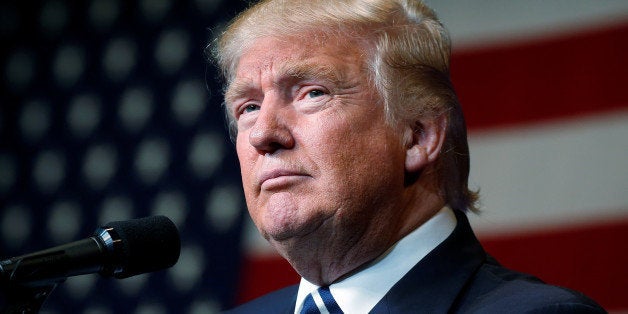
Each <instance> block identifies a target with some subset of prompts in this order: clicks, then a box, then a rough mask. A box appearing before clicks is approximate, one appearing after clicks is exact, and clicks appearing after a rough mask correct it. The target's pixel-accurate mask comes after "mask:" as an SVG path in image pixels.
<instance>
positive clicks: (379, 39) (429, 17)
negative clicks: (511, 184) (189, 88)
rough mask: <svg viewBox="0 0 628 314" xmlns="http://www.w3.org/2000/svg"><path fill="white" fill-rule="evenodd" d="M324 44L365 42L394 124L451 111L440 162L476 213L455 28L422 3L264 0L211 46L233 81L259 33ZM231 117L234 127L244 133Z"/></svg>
mask: <svg viewBox="0 0 628 314" xmlns="http://www.w3.org/2000/svg"><path fill="white" fill-rule="evenodd" d="M304 34H307V35H308V38H310V39H311V40H318V41H321V43H323V42H324V40H325V39H328V38H341V39H343V40H345V41H348V42H350V43H352V44H355V45H359V46H360V47H363V48H364V50H365V55H366V58H365V59H366V60H367V61H366V63H367V64H365V65H364V66H365V67H366V68H368V73H369V77H368V79H369V80H370V81H371V83H372V85H373V87H374V88H375V89H376V90H377V91H378V93H379V95H380V96H381V102H382V103H383V106H384V110H385V113H386V117H387V120H388V122H389V123H390V124H391V125H408V124H409V125H415V124H416V123H417V121H418V120H419V118H422V117H429V116H438V115H441V114H446V115H447V118H448V126H447V132H446V137H445V143H444V147H443V150H442V153H441V156H440V158H439V162H438V164H437V169H438V172H439V186H440V190H441V194H442V195H443V198H444V199H445V201H446V202H447V203H448V205H449V206H450V207H452V208H454V209H458V210H463V211H464V210H467V209H471V210H476V207H475V202H476V201H477V197H478V195H477V193H475V192H472V191H470V190H469V189H468V183H467V181H468V176H469V148H468V144H467V134H466V125H465V121H464V117H463V114H462V109H461V107H460V104H459V102H458V99H457V96H456V93H455V91H454V88H453V86H452V84H451V81H450V77H449V59H450V53H451V45H450V40H449V35H448V32H447V30H446V29H445V28H444V27H443V25H442V24H441V23H440V22H439V20H438V19H437V17H436V15H435V14H434V12H433V11H432V10H431V9H430V8H428V7H427V6H426V5H425V4H423V3H422V2H421V1H419V0H264V1H260V2H259V3H257V4H255V5H253V6H252V7H250V8H249V9H248V10H246V11H244V12H242V13H241V14H240V15H239V16H237V17H236V18H235V19H234V20H233V21H232V22H231V23H230V24H229V25H228V27H227V29H226V30H225V31H224V32H223V33H222V34H221V35H220V37H219V38H217V39H216V40H214V42H213V43H212V44H210V46H208V49H209V50H208V51H210V50H211V51H210V52H211V54H212V56H213V59H214V60H215V61H216V62H217V64H218V67H219V68H220V70H221V71H222V75H223V76H224V78H225V80H226V84H225V85H226V86H228V85H229V84H230V83H231V81H232V80H233V76H234V74H235V70H236V67H237V64H238V61H239V58H240V56H241V54H242V53H243V52H245V51H246V50H247V49H248V48H250V45H251V44H252V43H253V42H254V41H255V40H256V39H259V38H264V37H274V38H286V39H290V38H298V36H301V35H304ZM227 114H228V119H229V123H230V132H232V135H233V134H235V132H237V129H236V128H235V125H234V119H233V117H231V116H230V114H229V113H227Z"/></svg>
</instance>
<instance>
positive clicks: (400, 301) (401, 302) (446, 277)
mask: <svg viewBox="0 0 628 314" xmlns="http://www.w3.org/2000/svg"><path fill="white" fill-rule="evenodd" d="M454 212H456V219H457V220H458V223H457V225H456V228H455V229H454V231H453V232H452V234H451V235H450V236H449V237H448V238H447V239H445V241H443V242H442V243H441V244H440V245H439V246H437V247H436V248H435V249H434V250H433V251H432V252H430V253H429V254H428V255H427V256H425V257H424V258H423V259H422V260H421V261H420V262H419V263H418V264H417V265H416V266H414V267H413V268H412V269H411V270H410V271H409V272H408V273H407V274H406V275H405V276H404V277H403V278H401V280H400V281H399V282H397V283H396V284H395V285H394V286H393V287H392V288H391V289H390V291H388V293H387V294H386V295H385V296H384V298H382V300H381V301H380V302H379V303H378V304H377V305H375V307H374V308H373V310H371V313H374V314H379V313H446V312H448V311H449V309H450V308H452V306H453V305H454V303H455V302H456V298H457V297H458V295H459V293H460V291H461V290H462V289H463V287H464V285H465V283H466V282H467V281H468V280H469V278H470V277H471V276H472V275H473V274H474V273H475V272H476V271H477V270H478V268H479V267H480V266H481V265H482V263H483V262H484V260H485V259H486V253H485V252H484V250H483V249H482V246H481V245H480V243H479V242H478V240H477V239H476V238H475V235H474V234H473V231H472V230H471V226H470V225H469V221H468V220H467V217H466V215H465V214H464V213H461V212H458V211H457V210H455V211H454Z"/></svg>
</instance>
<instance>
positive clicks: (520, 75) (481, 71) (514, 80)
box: [451, 23, 628, 129]
mask: <svg viewBox="0 0 628 314" xmlns="http://www.w3.org/2000/svg"><path fill="white" fill-rule="evenodd" d="M627 56H628V23H625V24H621V25H616V26H614V27H608V28H605V29H597V30H594V31H587V32H581V33H578V34H575V35H573V34H572V35H569V36H562V37H555V38H551V39H547V40H537V41H534V42H527V43H517V44H512V45H508V46H492V47H489V48H482V49H476V50H473V51H454V54H453V56H452V65H451V68H452V80H453V82H454V85H455V87H456V90H457V92H458V96H459V98H460V101H461V103H462V106H463V109H464V112H465V116H466V119H467V123H468V126H469V128H470V129H478V128H480V129H485V128H491V127H500V126H508V125H513V124H520V123H526V122H537V121H539V120H548V119H556V118H567V117H572V116H578V115H583V114H594V113H600V112H606V111H612V110H615V109H619V108H626V107H628V92H627V89H628V57H627Z"/></svg>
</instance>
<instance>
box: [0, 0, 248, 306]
mask: <svg viewBox="0 0 628 314" xmlns="http://www.w3.org/2000/svg"><path fill="white" fill-rule="evenodd" d="M244 5H245V3H244V2H243V1H226V0H225V1H220V0H176V1H174V0H137V1H126V0H124V1H122V0H119V1H118V0H89V1H57V0H50V1H2V3H1V4H0V42H1V44H0V69H1V85H0V88H1V90H0V258H3V259H4V258H8V257H10V256H16V255H21V254H25V253H29V252H32V251H37V250H41V249H44V248H47V247H51V246H55V245H59V244H64V243H67V242H71V241H75V240H79V239H82V238H85V237H88V236H90V235H91V234H92V233H93V232H94V230H95V228H96V227H98V226H100V225H102V224H104V223H106V222H110V221H114V220H126V219H131V218H139V217H144V216H149V215H156V214H161V215H166V216H168V217H170V218H171V219H172V220H173V221H174V222H175V224H176V225H177V226H178V228H179V230H180V233H181V238H182V251H181V256H180V259H179V262H178V263H177V264H176V265H175V266H174V267H173V268H171V269H169V270H167V271H161V272H157V273H153V274H147V275H140V276H136V277H132V278H129V279H124V280H116V279H103V278H101V277H100V276H98V275H87V276H79V277H74V278H71V279H68V280H67V281H66V282H65V283H63V284H61V285H60V286H58V287H57V289H56V290H55V291H54V292H53V293H52V295H51V296H50V297H49V299H48V302H47V304H46V305H45V307H44V312H45V313H212V312H216V311H218V310H220V309H221V308H223V307H225V306H230V305H231V304H233V302H234V298H235V293H236V286H237V282H238V280H237V277H238V268H239V254H240V252H239V249H238V248H239V247H240V244H239V242H240V234H241V222H242V217H243V213H244V212H245V207H244V202H243V201H242V192H241V188H240V180H239V170H238V168H237V161H236V159H235V155H234V151H233V148H232V143H231V142H230V141H229V139H228V136H227V135H226V133H225V127H224V125H225V123H224V119H223V114H222V113H221V109H220V103H221V101H222V97H221V95H220V89H219V87H218V82H217V81H216V79H215V77H216V74H215V72H214V69H213V68H212V67H211V66H208V65H207V63H206V62H205V56H204V51H203V50H204V47H205V45H206V44H207V43H208V41H209V39H210V38H211V37H212V36H213V34H214V33H215V32H216V31H217V30H218V29H219V28H220V26H221V25H222V24H224V23H225V22H226V21H227V20H228V19H230V18H231V17H233V16H234V15H235V14H236V12H238V11H239V10H241V9H242V8H243V7H244Z"/></svg>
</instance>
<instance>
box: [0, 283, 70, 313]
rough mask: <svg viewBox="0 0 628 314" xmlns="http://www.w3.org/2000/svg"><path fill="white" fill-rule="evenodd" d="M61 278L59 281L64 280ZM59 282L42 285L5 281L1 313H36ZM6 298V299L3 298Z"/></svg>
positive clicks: (0, 303) (2, 286) (0, 304)
mask: <svg viewBox="0 0 628 314" xmlns="http://www.w3.org/2000/svg"><path fill="white" fill-rule="evenodd" d="M62 281H63V280H60V281H59V282H62ZM59 282H51V283H48V284H43V285H40V286H32V287H31V286H26V285H20V284H13V283H9V282H8V281H7V282H4V280H2V282H1V283H0V286H1V290H2V295H1V296H2V297H0V301H2V302H0V306H2V308H1V309H0V311H1V312H0V313H2V314H34V313H39V310H40V309H41V306H42V305H43V304H44V302H45V301H46V299H47V298H48V296H49V295H50V293H52V290H54V288H55V287H57V284H59ZM3 298H4V300H3Z"/></svg>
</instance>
